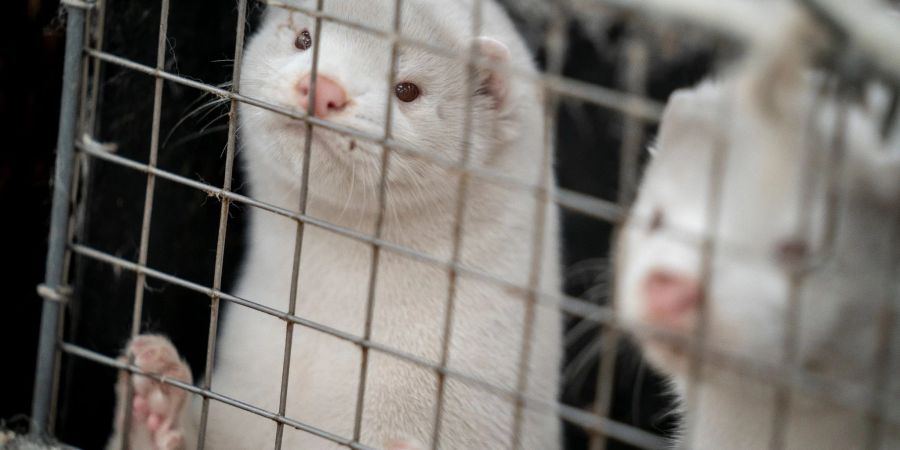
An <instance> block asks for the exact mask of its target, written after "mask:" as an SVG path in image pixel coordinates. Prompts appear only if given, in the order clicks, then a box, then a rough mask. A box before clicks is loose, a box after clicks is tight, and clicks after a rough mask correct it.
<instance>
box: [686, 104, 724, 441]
mask: <svg viewBox="0 0 900 450" xmlns="http://www.w3.org/2000/svg"><path fill="white" fill-rule="evenodd" d="M719 109H720V111H719V113H718V114H717V116H718V117H721V118H722V119H723V120H722V122H723V125H724V126H723V127H722V130H723V132H721V133H718V134H716V135H715V136H713V137H712V139H713V152H712V155H711V158H710V168H709V169H710V171H709V198H708V200H707V204H706V217H705V218H704V223H705V229H706V233H705V235H704V237H703V242H702V246H701V249H700V250H701V253H700V286H701V287H702V289H703V292H709V291H710V289H711V287H712V281H713V275H714V273H713V259H714V258H715V257H716V249H717V245H716V244H717V243H716V234H717V232H718V228H719V217H720V213H721V210H722V183H723V181H724V179H725V176H724V175H725V169H726V166H725V164H726V162H727V161H728V153H729V148H728V147H729V141H730V139H731V135H730V133H731V127H732V125H733V118H732V112H733V109H734V105H733V104H732V102H731V101H729V102H727V103H726V104H724V105H721V106H720V108H719ZM697 312H698V320H697V328H696V329H695V330H694V331H693V333H692V336H691V339H690V341H689V342H688V343H687V344H688V345H687V348H688V351H689V352H688V354H689V360H688V377H687V388H686V392H685V410H686V411H694V414H699V413H698V411H699V410H700V404H699V401H698V400H699V395H700V393H699V389H698V387H697V383H698V381H699V380H700V376H701V373H702V370H703V364H704V359H705V355H704V354H703V351H704V348H705V347H706V346H705V342H706V332H707V329H708V327H709V306H708V305H707V304H706V302H700V305H699V308H698V311H697ZM695 431H696V430H695V429H694V427H692V426H691V424H688V426H687V427H686V428H685V430H684V435H683V439H682V442H681V448H685V449H690V448H695V447H696V446H694V445H693V439H694V437H695V435H696V433H695Z"/></svg>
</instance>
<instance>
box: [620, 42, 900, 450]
mask: <svg viewBox="0 0 900 450" xmlns="http://www.w3.org/2000/svg"><path fill="white" fill-rule="evenodd" d="M788 42H790V41H788ZM797 45H798V46H800V45H804V44H803V41H800V42H798V43H797ZM772 56H773V55H766V56H762V58H763V59H765V60H766V61H768V62H763V63H761V65H759V66H754V65H753V64H750V65H748V66H746V67H745V69H746V71H745V72H741V73H740V74H737V75H735V74H732V75H730V76H728V77H726V79H725V80H724V81H718V82H706V83H704V84H702V85H700V86H698V87H696V88H693V89H688V90H684V91H681V92H679V93H676V94H675V95H674V96H673V98H672V99H671V101H670V103H669V105H668V107H667V110H666V112H665V114H664V118H663V121H662V125H661V130H660V136H659V140H658V143H657V146H656V154H655V156H654V158H653V161H652V162H651V163H650V166H649V167H648V169H647V172H646V174H645V179H644V180H643V184H642V186H641V189H640V194H639V198H638V200H637V202H636V204H635V206H634V209H633V211H632V215H631V218H630V220H629V222H628V225H627V227H626V229H625V231H624V233H623V234H622V235H621V240H620V241H619V243H618V249H617V252H618V253H617V263H618V274H617V276H618V283H617V287H618V290H619V291H618V298H619V301H618V304H617V306H618V308H619V313H620V314H621V316H622V318H623V320H624V321H625V322H626V323H628V324H631V325H632V326H633V327H634V328H635V330H636V333H635V335H636V337H637V338H638V340H639V341H640V343H641V345H642V347H643V349H644V352H645V354H646V356H647V357H648V359H649V361H650V362H651V363H652V364H653V365H654V366H655V367H656V368H657V369H659V370H660V371H661V372H663V373H665V374H666V375H668V376H669V377H670V378H671V380H672V381H673V386H674V388H675V391H676V392H677V393H678V395H679V396H680V397H683V396H684V395H685V394H686V392H687V385H688V382H689V376H688V364H687V357H686V355H685V354H684V353H682V352H677V351H674V352H673V350H672V348H671V347H670V346H668V345H667V344H665V343H663V342H662V341H661V340H660V339H658V338H653V337H651V335H650V334H647V332H646V330H647V328H646V325H648V322H647V321H646V319H645V317H646V316H645V301H644V300H645V299H644V297H643V293H642V289H641V283H642V281H643V280H644V279H645V277H646V276H647V275H648V273H650V271H652V270H657V269H662V270H668V271H673V272H677V273H680V274H684V275H687V276H693V277H696V278H700V277H701V261H702V239H703V237H704V236H710V237H712V238H714V239H715V242H716V246H715V252H714V255H713V258H712V261H711V263H710V264H711V272H710V273H711V280H710V282H709V285H708V290H707V291H706V293H705V296H704V301H705V305H706V311H707V324H708V328H707V330H706V336H705V337H706V342H707V343H708V344H709V345H710V346H711V347H712V348H714V349H716V350H718V351H721V352H724V353H728V354H731V355H734V356H737V357H739V358H743V359H745V360H747V361H750V362H753V363H756V364H761V365H763V366H779V365H780V364H781V363H782V361H783V360H784V351H785V348H784V336H785V335H786V330H787V329H786V322H787V319H786V314H787V312H788V311H789V310H790V306H789V298H788V297H789V292H790V288H789V284H790V281H789V279H790V277H789V276H788V275H787V273H788V270H787V268H786V267H785V266H784V265H783V264H782V263H780V262H779V259H778V257H777V254H778V248H779V246H780V245H781V244H782V243H784V242H786V241H788V240H791V239H801V240H803V241H804V242H806V243H808V245H809V247H810V256H811V257H812V258H813V259H820V260H821V261H822V262H821V264H819V265H818V266H817V267H815V268H814V269H813V270H812V271H811V272H809V274H808V276H807V277H806V278H805V281H804V282H803V284H802V287H801V290H800V296H799V319H798V322H797V324H796V328H795V329H794V331H795V332H796V336H797V342H798V346H797V354H796V356H797V358H796V362H797V365H798V367H800V368H801V369H803V370H807V371H809V372H811V373H812V374H813V375H815V376H819V377H823V378H824V379H827V380H831V381H833V382H836V383H839V384H840V385H842V386H845V387H849V388H852V389H857V392H858V393H863V394H869V392H870V391H869V390H868V389H869V388H871V387H872V385H873V383H874V382H875V380H876V373H877V371H876V370H875V369H874V367H875V366H876V362H877V361H876V358H878V355H877V353H876V349H877V348H878V345H877V339H876V338H877V333H878V332H879V325H880V323H881V321H880V319H881V318H882V317H883V313H884V309H883V308H884V305H885V304H886V302H893V303H891V304H892V306H891V307H892V308H894V310H895V311H896V310H897V309H898V305H897V302H896V301H895V300H894V299H896V292H897V286H896V277H897V274H896V265H895V264H896V261H897V257H898V255H897V247H896V244H894V247H893V248H892V247H891V246H890V242H891V239H894V242H896V240H897V239H898V233H900V230H898V222H897V216H898V212H900V211H898V208H900V181H898V180H900V159H898V158H897V156H896V153H895V150H896V145H897V143H896V142H894V143H885V142H883V141H882V140H881V138H880V136H879V133H878V125H879V120H878V117H880V116H881V114H882V113H883V110H882V109H879V108H876V107H875V106H872V105H869V106H864V105H854V104H850V105H847V106H846V107H847V108H848V121H847V126H846V138H847V139H846V150H847V154H846V160H845V163H844V164H845V170H843V171H842V173H841V175H840V176H839V177H837V178H836V179H835V181H834V183H833V184H832V185H831V186H830V187H833V188H835V189H837V191H838V192H840V194H841V199H842V200H841V202H840V206H839V209H838V210H837V215H836V217H837V225H838V226H837V229H836V234H835V240H834V247H833V249H832V250H831V251H828V250H827V248H826V247H825V246H824V245H823V244H822V242H823V237H824V235H825V234H826V232H825V225H824V224H825V223H826V218H825V217H826V210H827V208H826V206H825V205H826V197H827V191H828V188H829V186H828V185H827V184H826V183H825V181H824V180H825V179H826V176H825V173H826V172H827V171H828V170H830V168H831V167H833V162H832V161H831V160H830V157H829V156H828V149H829V148H830V145H831V142H832V139H833V137H834V133H835V129H836V127H835V125H834V124H835V121H834V119H835V116H836V111H837V109H838V106H837V103H836V102H835V100H834V99H827V100H825V101H824V102H818V103H817V102H816V101H815V100H814V98H815V95H814V93H815V92H816V90H817V89H818V86H819V85H820V77H817V76H815V75H809V74H802V66H803V65H804V64H805V60H804V59H803V56H802V55H799V54H793V55H792V54H788V55H787V56H788V58H779V55H775V58H773V59H769V58H771V57H772ZM781 56H784V55H781ZM784 64H787V65H784ZM876 90H877V89H876ZM875 103H877V102H875ZM873 104H874V103H873ZM810 123H811V124H810ZM806 131H811V132H810V133H806ZM717 142H720V143H723V144H724V145H723V146H721V147H719V146H717ZM891 146H893V147H894V148H893V149H891V148H889V147H891ZM717 148H718V149H724V152H725V156H724V158H725V160H724V163H723V165H722V167H723V173H722V175H723V178H722V181H721V184H720V185H719V187H720V188H721V189H719V190H718V192H719V193H720V208H719V212H718V216H717V217H711V216H709V211H710V209H709V204H710V194H711V192H712V189H713V188H714V186H715V185H713V184H711V183H712V181H711V180H712V177H711V175H710V174H711V173H712V163H713V155H714V152H716V151H717V150H716V149H717ZM810 149H811V150H810ZM891 150H894V151H893V152H892V151H891ZM807 173H812V174H815V176H814V177H813V179H814V180H815V181H814V183H813V188H812V191H811V193H810V194H808V195H804V194H803V186H804V185H805V182H804V180H805V178H804V177H805V176H806V174H807ZM655 211H659V212H661V213H662V215H663V216H662V217H663V223H664V226H663V228H662V229H657V230H654V229H653V228H651V227H648V226H647V225H648V222H649V220H650V217H653V215H654V214H655ZM804 217H807V218H809V219H811V220H809V228H808V229H806V231H803V230H804V228H803V225H802V224H803V222H804ZM713 220H715V222H713ZM713 223H714V225H713ZM822 258H824V259H822ZM892 264H893V265H892ZM642 325H643V326H644V327H643V328H642V327H641V326H642ZM681 333H682V334H683V335H684V334H687V335H690V334H691V329H688V330H682V331H681ZM676 334H677V332H676ZM891 339H892V341H893V342H892V344H893V355H892V357H893V360H892V362H890V363H889V366H888V369H889V372H888V374H889V375H888V380H889V381H888V392H889V393H885V394H883V395H889V397H888V398H887V405H888V410H887V417H886V419H888V424H887V425H886V427H885V428H884V429H883V431H884V435H883V440H882V443H881V447H879V448H885V449H887V448H898V447H900V429H898V423H900V408H898V406H897V405H898V404H900V403H898V400H900V385H898V383H897V381H896V374H897V373H898V371H900V332H898V331H894V334H893V338H891ZM697 381H698V383H697V384H696V388H697V390H696V393H697V399H698V401H697V403H696V404H692V405H687V407H688V408H689V409H687V410H686V411H684V413H685V417H686V422H687V423H686V427H685V429H686V431H687V436H689V437H690V439H691V441H690V442H689V443H687V442H686V443H684V444H685V445H690V448H699V449H724V448H736V449H737V448H740V449H758V448H769V445H770V439H771V435H772V432H773V418H774V417H775V408H776V407H777V406H776V401H775V394H776V389H775V388H774V387H773V384H770V383H768V382H767V380H764V379H763V380H761V379H758V378H757V379H754V378H748V377H746V376H741V375H740V374H739V373H736V372H735V371H733V370H731V369H728V368H727V367H723V366H722V365H720V363H717V362H716V360H714V359H710V360H709V361H707V362H706V363H705V364H704V366H703V368H702V370H701V373H700V376H699V379H698V380H697ZM868 399H869V397H868V396H866V395H860V396H859V397H858V398H856V399H855V400H857V401H858V402H856V403H861V404H862V406H865V405H867V404H868V402H869V400H868ZM791 400H792V401H791V407H790V408H789V409H788V410H787V411H785V412H786V414H785V415H784V416H783V417H784V418H785V420H786V423H785V425H786V440H785V447H786V448H790V449H813V448H814V449H851V448H862V447H863V446H864V445H865V443H866V440H865V438H866V431H867V426H868V424H869V422H868V419H867V416H866V415H865V413H864V412H863V411H862V409H861V408H858V407H857V406H859V405H856V406H854V405H853V404H852V403H854V402H846V403H840V402H833V401H829V400H827V399H823V398H821V397H817V396H814V395H811V394H809V393H805V392H804V391H802V390H800V391H794V394H793V395H792V397H791Z"/></svg>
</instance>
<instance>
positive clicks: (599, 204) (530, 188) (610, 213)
mask: <svg viewBox="0 0 900 450" xmlns="http://www.w3.org/2000/svg"><path fill="white" fill-rule="evenodd" d="M85 52H86V53H87V54H88V55H90V56H92V57H94V58H97V59H99V60H102V61H105V62H109V63H112V64H116V65H119V66H122V67H125V68H128V69H133V70H135V71H138V72H141V73H145V74H147V75H151V76H154V77H159V78H163V79H165V80H167V81H172V82H174V83H179V84H182V85H184V86H188V87H192V88H195V89H197V90H200V91H203V92H207V93H210V94H213V95H215V96H218V97H221V98H224V99H229V100H236V101H239V102H242V103H246V104H248V105H253V106H256V107H259V108H262V109H265V110H268V111H271V112H274V113H277V114H282V115H284V116H286V117H290V118H292V119H295V120H299V121H303V122H307V123H310V124H312V125H315V126H318V127H322V128H325V129H328V130H331V131H335V132H337V133H341V134H344V135H347V136H352V137H355V138H357V139H361V140H365V141H369V142H372V143H375V144H379V145H383V146H386V147H388V148H390V149H391V150H393V151H395V152H397V153H399V154H402V155H405V156H409V157H414V158H419V159H423V160H427V161H428V162H430V163H433V164H435V165H437V166H439V167H441V168H443V169H448V170H454V171H465V172H467V173H469V174H470V175H473V176H475V177H477V178H480V179H482V180H485V181H491V182H495V183H497V184H498V185H503V186H505V187H510V188H514V189H521V190H523V191H526V192H532V193H534V194H535V195H537V194H539V193H540V192H541V191H543V190H545V188H544V187H542V186H539V185H537V184H535V183H528V182H526V181H523V180H520V179H518V178H515V177H511V176H509V175H506V174H504V173H502V172H499V171H496V170H492V169H487V168H482V167H473V166H468V167H463V166H462V165H461V164H460V162H459V161H455V160H451V159H449V158H445V157H442V156H440V155H437V154H429V153H426V152H423V151H422V150H419V149H416V148H413V147H410V146H408V145H405V144H403V143H401V142H398V141H396V140H394V139H391V138H387V139H385V138H384V136H382V135H376V134H372V133H368V132H365V131H361V130H357V129H355V128H350V127H347V126H344V125H340V124H337V123H334V122H330V121H327V120H323V119H320V118H317V117H315V116H310V115H308V114H306V113H305V112H303V111H300V110H294V109H287V108H283V107H280V106H278V105H275V104H272V103H268V102H265V101H262V100H258V99H255V98H252V97H245V96H243V95H241V94H237V93H233V92H231V91H227V90H224V89H221V88H217V87H215V86H211V85H208V84H205V83H203V82H200V81H196V80H192V79H190V78H186V77H183V76H181V75H175V74H172V73H169V72H165V71H162V70H157V69H155V68H153V67H150V66H147V65H143V64H140V63H136V62H133V61H131V60H128V59H125V58H122V57H119V56H116V55H112V54H109V53H106V52H102V51H99V50H94V49H85ZM551 195H552V197H551V198H552V200H553V201H555V202H556V203H557V204H558V205H560V206H562V207H564V208H568V209H572V210H575V211H578V212H580V213H582V214H585V215H588V216H591V217H594V218H596V219H600V220H606V221H610V222H618V221H621V220H622V219H623V218H624V217H625V214H624V211H623V210H622V208H621V207H620V206H619V205H617V204H615V203H613V202H608V201H605V200H601V199H598V198H594V197H590V196H587V195H584V194H581V193H579V192H576V191H571V190H568V189H565V188H556V189H555V190H554V192H552V193H551Z"/></svg>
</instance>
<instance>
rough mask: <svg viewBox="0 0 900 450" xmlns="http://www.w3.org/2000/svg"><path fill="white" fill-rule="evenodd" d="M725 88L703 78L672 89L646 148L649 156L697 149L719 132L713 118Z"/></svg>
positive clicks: (715, 117)
mask: <svg viewBox="0 0 900 450" xmlns="http://www.w3.org/2000/svg"><path fill="white" fill-rule="evenodd" d="M725 89H726V87H725V86H723V85H721V84H719V83H717V82H713V81H707V82H704V83H702V84H700V85H699V86H697V87H694V88H689V89H679V90H677V91H675V92H674V93H673V94H672V95H671V96H670V97H669V101H668V102H667V103H666V109H665V110H664V111H663V117H662V120H661V121H660V128H659V134H658V135H657V137H656V141H655V142H654V144H653V146H652V147H651V148H650V153H651V155H653V156H657V155H661V154H665V153H668V152H670V149H676V148H681V149H699V148H701V147H704V146H708V145H709V143H708V142H707V141H710V139H711V137H712V136H714V134H715V133H717V132H720V128H721V124H720V122H721V119H720V118H718V117H717V114H718V113H719V110H720V105H721V103H722V101H724V96H725V95H726V94H727V92H726V91H725Z"/></svg>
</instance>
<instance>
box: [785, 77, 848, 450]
mask: <svg viewBox="0 0 900 450" xmlns="http://www.w3.org/2000/svg"><path fill="white" fill-rule="evenodd" d="M839 90H840V89H839ZM833 95H834V93H832V92H828V89H827V83H826V85H824V86H823V89H822V91H821V92H819V95H818V97H817V98H816V99H815V100H814V101H813V102H812V104H811V107H810V109H809V114H808V117H807V125H806V127H805V130H806V140H807V142H806V144H805V145H804V146H803V150H804V152H805V153H806V154H805V160H804V161H803V162H802V167H803V168H804V171H803V175H802V177H801V178H802V179H801V183H802V186H801V189H799V191H798V195H799V198H798V201H799V204H801V205H810V204H813V202H815V201H816V187H817V185H816V179H817V178H818V177H819V174H820V172H821V171H819V170H814V168H816V167H818V166H819V165H821V164H824V163H830V164H829V168H828V170H826V171H825V175H826V180H824V181H822V183H820V184H819V185H820V186H824V187H825V190H826V198H825V202H826V205H825V206H826V215H825V218H824V219H825V220H826V221H827V223H826V224H824V230H825V231H826V233H825V234H826V237H825V242H824V243H825V244H826V245H827V246H830V245H831V244H833V240H834V230H835V228H836V223H835V222H836V221H837V213H838V205H837V200H836V197H837V195H835V192H836V191H838V190H840V187H838V184H837V175H838V169H839V168H840V165H841V164H840V163H841V161H842V160H843V154H844V144H845V131H846V126H847V124H846V112H847V111H846V108H845V107H844V105H842V104H841V98H840V97H839V96H837V97H835V96H833ZM823 96H824V97H826V98H823ZM832 101H833V102H834V105H833V106H834V107H835V108H837V114H836V117H835V124H834V136H833V140H832V142H831V149H832V154H830V155H829V154H825V155H817V154H816V153H817V152H819V151H820V150H819V138H818V135H819V132H820V126H819V121H818V119H819V114H818V111H819V110H820V108H821V107H822V106H827V105H828V103H831V102H832ZM823 104H824V105H823ZM806 212H808V213H806ZM812 220H813V217H812V208H807V209H806V211H801V212H800V220H799V221H798V224H797V227H796V230H795V231H794V233H795V234H796V235H797V236H801V237H805V236H810V235H811V232H812V225H813V224H812ZM824 248H825V247H823V249H824ZM826 251H827V250H826ZM808 271H809V262H807V261H804V262H803V263H802V264H799V265H795V266H793V267H787V268H786V273H785V276H786V277H787V279H788V299H787V300H788V308H787V311H786V313H785V320H784V324H783V326H784V340H783V346H782V347H783V348H784V354H783V355H782V360H781V364H782V367H783V369H784V370H783V373H785V374H787V376H788V378H789V380H787V381H788V382H787V383H780V384H779V385H778V387H777V389H776V391H775V409H774V414H773V415H772V435H771V436H770V440H769V448H770V449H772V450H779V449H782V448H784V447H785V443H786V441H785V439H786V437H787V432H788V427H789V425H790V410H791V408H792V407H793V399H792V395H793V389H792V386H793V385H794V380H795V379H796V375H797V372H798V370H800V369H799V368H798V367H796V359H797V352H798V347H799V336H798V328H799V327H798V326H797V325H798V323H799V321H800V317H801V314H802V311H803V310H802V306H803V304H802V294H803V285H804V282H805V280H806V276H807V275H808Z"/></svg>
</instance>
